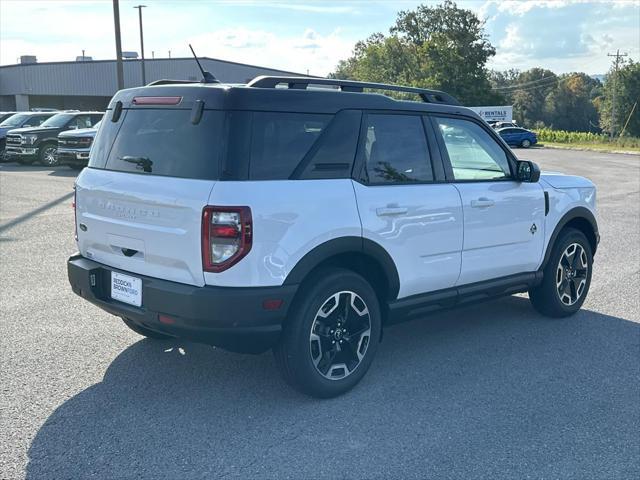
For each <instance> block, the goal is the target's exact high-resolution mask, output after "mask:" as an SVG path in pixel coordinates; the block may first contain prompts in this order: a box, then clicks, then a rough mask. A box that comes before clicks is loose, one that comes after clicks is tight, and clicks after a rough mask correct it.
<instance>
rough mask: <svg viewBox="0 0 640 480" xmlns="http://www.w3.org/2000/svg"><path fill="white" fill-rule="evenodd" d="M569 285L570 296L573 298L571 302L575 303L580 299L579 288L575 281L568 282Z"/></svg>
mask: <svg viewBox="0 0 640 480" xmlns="http://www.w3.org/2000/svg"><path fill="white" fill-rule="evenodd" d="M568 283H569V295H570V296H571V302H572V303H573V302H575V301H576V300H577V299H578V288H577V287H576V283H575V281H571V282H568Z"/></svg>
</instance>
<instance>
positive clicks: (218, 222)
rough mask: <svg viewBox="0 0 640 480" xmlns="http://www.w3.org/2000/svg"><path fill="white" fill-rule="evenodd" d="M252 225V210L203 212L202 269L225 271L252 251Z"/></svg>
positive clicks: (231, 209)
mask: <svg viewBox="0 0 640 480" xmlns="http://www.w3.org/2000/svg"><path fill="white" fill-rule="evenodd" d="M252 241H253V224H252V219H251V209H250V208H249V207H205V208H204V210H203V211H202V268H203V269H204V271H205V272H216V273H217V272H222V271H224V270H226V269H228V268H230V267H231V266H233V265H235V264H236V263H238V262H239V261H240V260H241V259H242V258H243V257H244V256H245V255H247V253H249V250H251V244H252Z"/></svg>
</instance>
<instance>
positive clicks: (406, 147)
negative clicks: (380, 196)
mask: <svg viewBox="0 0 640 480" xmlns="http://www.w3.org/2000/svg"><path fill="white" fill-rule="evenodd" d="M365 135H366V137H365V140H364V151H363V155H364V163H365V175H366V181H367V182H368V183H373V184H376V183H415V182H432V181H433V170H432V168H431V160H430V157H429V150H428V148H427V140H426V138H425V132H424V127H423V125H422V118H421V117H420V116H418V115H387V114H370V115H367V117H366V130H365Z"/></svg>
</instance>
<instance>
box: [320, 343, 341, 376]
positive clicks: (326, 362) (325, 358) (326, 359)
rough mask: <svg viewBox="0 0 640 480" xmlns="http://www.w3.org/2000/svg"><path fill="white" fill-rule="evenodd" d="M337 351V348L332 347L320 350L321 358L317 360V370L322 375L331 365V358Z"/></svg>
mask: <svg viewBox="0 0 640 480" xmlns="http://www.w3.org/2000/svg"><path fill="white" fill-rule="evenodd" d="M337 353H338V350H337V349H333V348H332V349H330V350H324V351H323V352H322V358H321V359H320V361H319V362H318V370H320V372H322V374H323V375H325V374H326V373H327V372H328V371H329V369H330V368H331V365H333V359H334V358H335V357H336V354H337Z"/></svg>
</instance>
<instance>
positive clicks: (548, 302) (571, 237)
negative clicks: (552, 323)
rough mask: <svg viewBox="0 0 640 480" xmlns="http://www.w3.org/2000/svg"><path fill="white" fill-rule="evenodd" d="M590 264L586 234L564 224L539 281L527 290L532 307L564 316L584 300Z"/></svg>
mask: <svg viewBox="0 0 640 480" xmlns="http://www.w3.org/2000/svg"><path fill="white" fill-rule="evenodd" d="M592 268H593V254H592V253H591V245H590V244H589V240H587V237H585V235H584V234H583V233H582V232H580V231H579V230H576V229H573V228H568V229H566V230H564V231H563V232H561V233H560V235H559V236H558V239H557V240H556V242H555V245H554V246H553V250H552V252H551V256H550V257H549V261H548V262H547V265H546V266H545V268H544V272H543V278H542V283H541V284H540V285H539V286H538V287H536V288H534V289H531V290H530V291H529V299H530V300H531V303H532V304H533V306H534V308H535V309H536V310H538V311H539V312H540V313H542V314H543V315H547V316H550V317H567V316H569V315H573V314H574V313H576V312H577V311H578V310H579V309H580V307H581V306H582V304H583V303H584V301H585V299H586V297H587V293H588V292H589V286H590V285H591V273H592Z"/></svg>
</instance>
